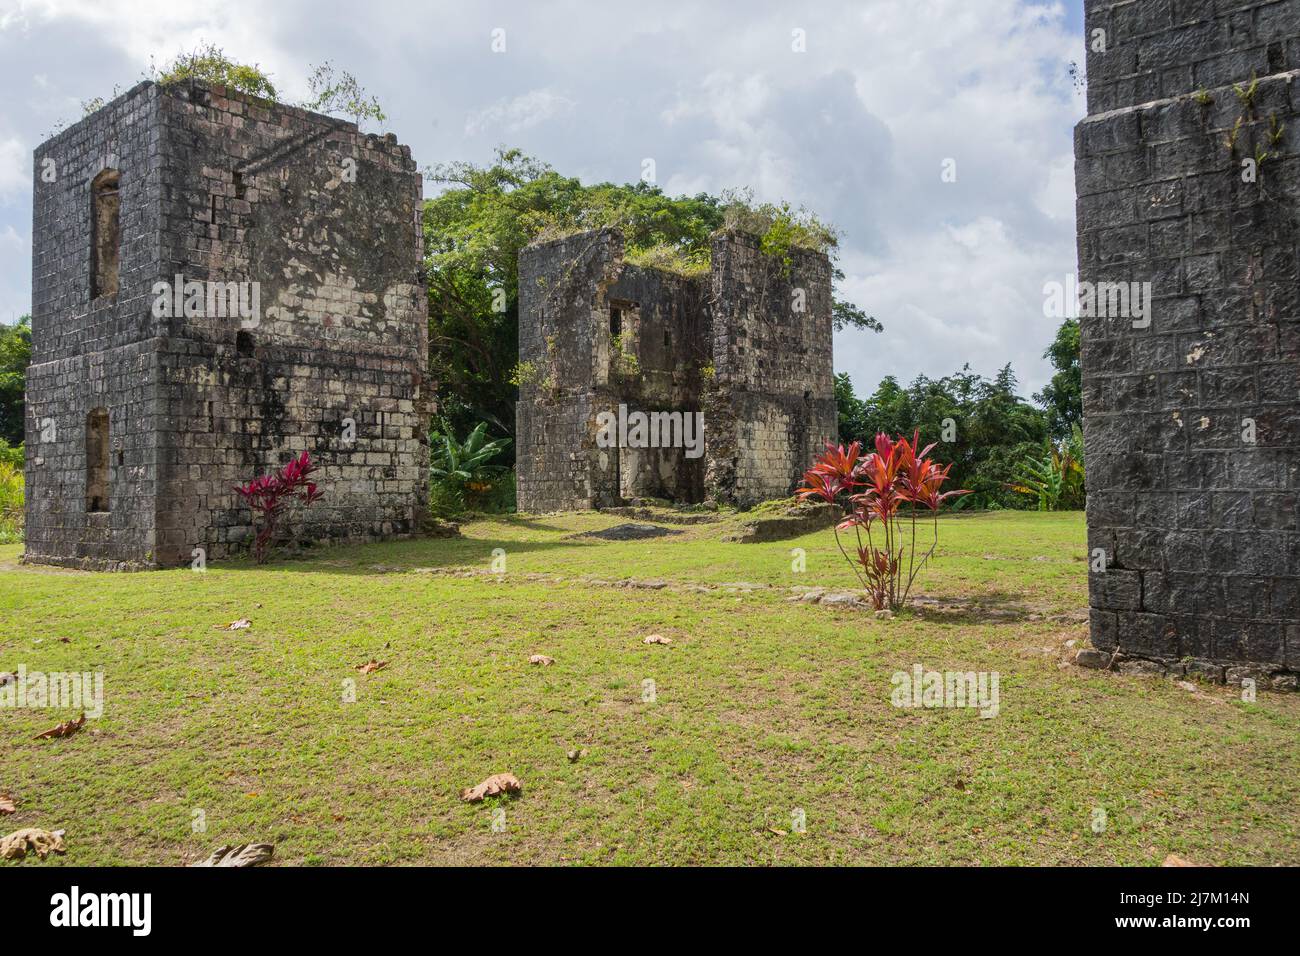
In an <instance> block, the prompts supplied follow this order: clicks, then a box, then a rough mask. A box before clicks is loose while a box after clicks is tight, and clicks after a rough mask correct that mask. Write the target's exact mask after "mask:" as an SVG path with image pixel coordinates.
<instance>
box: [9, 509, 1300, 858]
mask: <svg viewBox="0 0 1300 956" xmlns="http://www.w3.org/2000/svg"><path fill="white" fill-rule="evenodd" d="M625 520H627V519H623V518H615V517H612V516H608V515H599V514H580V515H567V516H545V517H535V518H526V517H516V518H510V519H494V520H481V521H475V522H471V523H469V524H467V525H466V526H465V527H464V529H463V530H464V534H465V536H464V537H463V538H461V539H450V540H449V539H441V540H440V539H429V540H419V541H409V542H397V543H389V544H382V545H367V546H359V547H355V548H337V549H330V550H323V551H321V552H318V554H317V555H316V556H314V557H312V558H310V559H306V560H286V561H280V562H276V563H272V564H270V565H268V566H266V567H263V568H256V567H253V566H251V565H248V564H239V563H236V564H230V565H224V566H213V567H211V568H210V569H209V570H208V571H207V572H206V573H202V574H200V573H195V572H192V571H190V570H188V569H186V570H176V571H166V572H153V573H142V574H100V573H83V572H72V571H62V570H58V569H51V568H37V567H28V566H23V565H20V564H18V563H17V559H18V557H19V555H20V553H21V546H18V545H7V546H3V547H0V671H3V670H10V671H12V670H16V669H17V667H18V665H20V664H23V665H26V667H27V668H28V669H29V670H42V671H102V672H103V673H104V679H105V694H104V713H103V716H102V717H101V718H100V719H98V720H93V721H88V722H87V724H86V729H84V730H83V731H82V732H80V733H78V734H76V735H75V736H73V737H70V738H67V739H60V740H41V741H37V740H33V739H32V738H33V737H34V735H36V734H37V733H39V732H41V731H43V730H46V729H48V728H49V727H52V726H53V725H54V724H55V723H57V722H59V721H62V720H65V719H67V718H69V717H72V716H75V714H74V713H70V712H68V711H66V710H53V709H50V710H40V709H31V708H29V709H4V710H0V735H2V739H3V741H4V745H5V747H4V761H3V764H2V765H0V794H3V793H4V792H8V793H10V794H11V795H12V796H13V797H14V799H15V802H16V803H17V808H18V810H17V813H15V814H12V815H9V816H5V817H0V833H4V832H10V831H12V830H16V829H20V828H22V827H27V826H38V827H42V828H45V829H50V830H54V829H66V831H67V843H68V853H67V855H66V856H64V857H61V858H57V859H55V858H51V859H49V860H47V861H45V862H44V863H38V862H36V861H35V860H34V859H29V860H28V861H27V862H26V863H24V864H22V865H44V866H53V865H60V864H78V865H97V864H120V863H155V864H182V863H188V862H191V861H193V860H195V859H198V858H201V857H204V856H206V855H207V854H208V852H209V851H210V850H211V849H213V848H214V847H216V846H218V845H220V844H222V843H242V842H247V841H265V842H271V843H274V844H275V845H276V860H277V861H279V862H282V863H291V864H383V863H458V864H482V863H619V864H622V863H626V864H707V863H719V864H783V863H881V864H921V863H930V864H942V863H954V864H976V863H983V864H991V863H1015V864H1032V863H1038V864H1109V863H1120V864H1137V865H1150V864H1158V863H1159V862H1161V861H1162V860H1163V859H1164V858H1165V856H1166V855H1167V854H1168V853H1171V852H1173V853H1177V854H1179V855H1180V856H1182V857H1184V858H1186V859H1188V860H1191V861H1192V862H1196V863H1205V864H1276V863H1291V864H1295V863H1300V849H1298V848H1297V841H1296V837H1297V832H1298V831H1300V795H1298V794H1297V788H1298V781H1300V748H1298V747H1297V743H1298V742H1300V740H1298V731H1297V728H1300V695H1278V694H1267V693H1261V694H1260V696H1259V700H1258V701H1257V702H1256V703H1253V704H1248V703H1243V702H1241V701H1240V700H1239V699H1237V696H1238V695H1239V692H1236V694H1234V692H1233V691H1232V690H1230V689H1227V688H1214V687H1206V688H1202V689H1201V690H1200V691H1197V692H1191V691H1188V690H1186V689H1184V688H1181V687H1179V686H1178V685H1177V684H1175V683H1174V682H1172V681H1167V680H1161V679H1149V678H1146V679H1144V678H1136V677H1120V676H1117V675H1114V674H1110V673H1101V672H1096V671H1085V670H1080V669H1077V668H1075V667H1073V666H1071V665H1069V664H1068V663H1067V662H1068V660H1069V657H1070V655H1071V653H1072V651H1071V650H1070V647H1069V646H1068V645H1067V642H1077V643H1083V642H1085V641H1086V636H1087V625H1086V615H1085V614H1084V613H1083V611H1084V609H1085V608H1086V604H1087V594H1086V591H1087V583H1086V574H1085V570H1086V564H1085V560H1084V559H1085V546H1084V524H1083V518H1082V516H1081V515H1078V514H1064V515H1050V514H1024V513H1015V514H1012V513H1003V514H990V515H971V516H956V517H952V518H948V519H945V520H944V521H943V522H942V523H941V532H942V543H941V545H940V551H939V556H938V558H937V560H936V561H935V563H934V566H933V569H932V570H931V571H929V572H928V573H926V574H925V575H924V576H923V577H922V579H921V583H920V590H921V591H922V592H923V593H924V594H925V595H926V596H928V597H933V598H940V599H952V600H953V602H959V603H952V604H945V605H942V606H938V607H933V606H932V607H928V608H926V609H924V610H922V611H920V612H918V613H915V614H906V615H902V616H899V617H897V618H895V619H893V620H889V621H878V620H876V619H875V618H874V616H873V615H872V614H871V613H870V612H865V613H864V612H861V611H853V610H838V609H834V608H829V607H823V606H817V605H812V604H803V603H797V602H791V601H790V600H788V598H790V597H791V596H792V592H791V591H790V590H789V589H790V588H791V587H793V586H797V585H819V586H820V585H827V586H830V587H834V588H848V587H849V586H851V584H852V576H851V573H850V572H849V571H848V570H847V568H846V567H844V566H843V565H842V561H841V559H840V557H839V555H838V553H837V552H836V551H835V549H834V544H833V541H832V539H831V536H830V533H829V532H822V533H818V534H814V535H808V536H806V537H804V538H800V539H795V540H793V541H786V542H778V543H773V544H738V543H731V542H725V541H722V540H721V530H722V528H723V525H698V526H690V527H686V528H683V529H682V530H683V533H682V534H680V535H676V536H673V537H667V538H661V539H656V540H653V541H637V542H605V541H600V540H598V539H591V538H573V537H571V536H572V535H573V534H574V533H575V532H580V531H585V530H592V529H598V528H602V527H606V526H610V525H613V524H617V523H621V522H623V521H625ZM796 547H798V548H803V549H805V550H806V555H807V558H806V561H807V569H806V571H804V572H802V573H798V572H794V571H792V570H791V563H792V562H791V549H792V548H796ZM497 548H500V549H503V550H504V551H505V554H506V562H507V569H506V573H505V574H504V575H501V576H499V577H498V576H496V575H493V574H492V573H491V572H490V570H489V566H490V562H491V560H492V552H493V550H494V549H497ZM628 578H631V579H636V580H638V581H644V580H646V579H656V578H657V579H663V580H665V581H667V582H668V586H667V587H664V588H662V589H658V590H655V589H648V588H632V587H619V586H616V583H617V582H619V581H622V580H624V579H628ZM736 582H749V583H750V584H752V585H754V587H751V588H748V589H744V588H735V587H732V588H727V587H713V588H711V589H709V590H701V589H699V588H698V587H690V585H695V586H698V585H723V584H729V583H730V584H734V583H736ZM757 585H765V586H764V587H758V586H757ZM241 617H247V618H250V619H251V620H252V627H251V628H250V629H247V630H240V631H234V632H228V631H219V630H216V629H215V627H216V626H218V625H221V624H224V623H228V622H230V621H233V620H235V619H237V618H241ZM651 633H659V634H663V635H666V636H668V637H670V638H671V639H672V641H673V643H672V644H670V645H667V646H647V645H645V644H644V643H642V639H643V638H644V637H645V636H646V635H648V634H651ZM535 653H540V654H546V655H549V656H551V657H553V658H555V664H554V665H553V666H550V667H538V666H531V665H530V664H529V663H528V658H529V655H531V654H535ZM372 657H373V658H378V659H379V660H381V661H382V660H386V661H390V662H391V663H389V665H388V666H387V667H386V668H385V669H383V670H381V671H379V672H377V673H373V674H368V675H362V674H360V673H359V672H358V671H357V670H356V669H355V667H356V665H359V664H362V663H363V662H365V661H367V660H369V659H371V658H372ZM917 663H919V664H922V665H924V667H925V668H926V669H930V670H941V671H942V670H960V671H969V670H974V671H997V672H998V673H999V674H1000V675H1001V677H1000V712H999V714H998V715H997V716H996V717H994V718H992V719H981V718H980V717H979V716H978V714H977V713H976V712H975V711H973V710H965V709H962V710H958V709H931V710H925V709H899V708H895V707H893V706H892V705H891V703H890V693H891V690H892V689H893V685H892V684H891V681H890V677H891V675H892V674H893V673H894V672H895V671H899V670H910V669H911V667H912V665H913V664H917ZM349 680H352V681H355V686H356V693H355V698H356V699H355V702H347V701H345V699H344V696H345V682H346V681H349ZM646 680H652V681H653V682H654V685H655V690H656V699H655V700H654V701H653V702H644V701H643V700H642V697H643V681H646ZM571 750H585V751H586V753H585V755H584V756H582V757H581V758H580V759H579V760H577V761H576V762H570V760H569V759H568V756H567V754H568V752H569V751H571ZM502 771H509V772H511V773H514V774H515V775H517V776H518V777H519V778H520V780H521V781H522V782H523V786H524V789H523V793H522V795H520V796H518V797H517V798H513V799H508V800H505V801H504V802H500V803H498V802H497V801H494V800H489V801H487V802H485V803H483V804H476V805H474V804H466V803H463V802H461V800H460V799H459V792H460V790H461V789H463V788H465V787H469V786H472V785H474V784H476V783H478V782H479V781H480V780H482V779H484V778H485V777H487V776H489V775H490V774H493V773H497V772H502ZM497 806H500V807H503V808H504V811H505V816H504V820H503V821H502V820H501V819H500V817H499V816H498V817H497V819H498V823H499V824H503V825H504V828H503V829H501V828H500V826H499V827H498V829H500V832H495V831H494V829H493V821H494V809H495V808H496V807H497ZM1095 808H1101V809H1103V810H1104V811H1105V812H1106V814H1107V824H1106V826H1105V828H1104V830H1103V832H1101V833H1094V832H1093V830H1092V828H1091V823H1092V820H1093V813H1094V809H1095ZM796 809H801V810H803V812H804V814H805V817H806V821H807V824H806V832H803V833H799V832H791V830H792V827H791V820H792V812H793V811H795V810H796ZM200 814H201V819H202V820H203V821H204V822H205V824H206V832H200V833H196V832H194V823H195V821H196V819H198V818H200Z"/></svg>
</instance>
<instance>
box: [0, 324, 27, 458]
mask: <svg viewBox="0 0 1300 956" xmlns="http://www.w3.org/2000/svg"><path fill="white" fill-rule="evenodd" d="M31 361H32V317H31V316H30V315H24V316H23V317H22V318H20V319H19V320H18V322H17V323H16V324H14V325H0V439H4V441H6V442H8V443H9V444H11V445H20V444H22V441H23V408H24V406H23V391H24V389H25V388H26V384H27V366H28V365H30V364H31Z"/></svg>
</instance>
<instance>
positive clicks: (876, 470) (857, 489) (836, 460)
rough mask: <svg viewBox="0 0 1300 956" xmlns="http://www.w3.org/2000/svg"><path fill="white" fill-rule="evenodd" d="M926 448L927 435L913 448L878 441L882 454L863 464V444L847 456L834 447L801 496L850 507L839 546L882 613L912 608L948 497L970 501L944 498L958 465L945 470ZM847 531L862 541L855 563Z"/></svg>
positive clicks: (881, 437)
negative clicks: (929, 521)
mask: <svg viewBox="0 0 1300 956" xmlns="http://www.w3.org/2000/svg"><path fill="white" fill-rule="evenodd" d="M920 444H921V433H920V432H916V433H915V434H914V435H913V436H912V440H911V441H910V442H909V441H908V440H907V439H906V438H904V437H902V436H901V435H900V436H899V437H898V438H897V439H896V440H895V439H891V438H890V437H889V436H888V435H886V434H885V433H884V432H881V433H880V434H878V435H876V450H875V451H874V452H872V453H871V454H869V455H866V456H865V457H864V456H863V455H862V443H861V442H856V441H855V442H854V443H853V444H851V445H849V447H848V448H847V449H846V448H845V447H844V446H843V445H838V446H836V445H832V444H831V443H830V442H827V443H826V451H824V452H822V454H820V455H818V456H817V460H816V461H815V462H814V463H813V466H812V468H810V469H809V470H808V471H806V472H805V473H804V476H803V487H802V488H799V489H798V490H797V491H796V492H795V493H796V494H797V495H798V496H799V497H800V498H801V499H804V500H807V499H809V498H820V499H822V500H823V501H829V502H831V503H837V502H838V503H840V504H842V505H844V507H845V510H846V512H847V515H846V517H845V518H844V520H843V521H841V522H840V523H839V524H837V525H836V526H835V543H836V544H837V545H839V549H840V553H841V554H843V555H844V559H845V560H846V561H848V562H849V564H850V566H852V568H853V571H854V573H855V574H857V576H858V580H859V581H861V582H862V586H863V587H864V588H865V589H866V591H867V594H868V595H869V596H870V597H871V603H872V604H873V606H874V607H875V608H876V609H877V610H884V609H890V610H893V609H896V608H901V607H903V606H904V605H905V604H906V603H907V597H908V595H909V594H910V593H911V591H912V582H913V581H915V580H916V576H917V575H918V574H920V572H921V569H922V568H923V567H925V564H926V562H927V561H929V560H930V556H931V555H933V554H934V549H935V548H936V547H937V546H938V544H939V509H940V508H942V507H943V503H944V502H945V501H947V500H948V499H949V498H954V497H956V496H957V495H968V494H970V492H969V491H965V490H961V491H940V490H939V489H940V488H941V487H942V486H943V483H944V482H945V481H947V480H948V471H949V469H951V468H952V465H943V466H940V465H939V464H938V463H937V462H935V461H933V460H931V459H930V458H927V457H926V456H927V455H929V454H930V451H931V449H933V448H934V445H932V444H931V445H926V446H925V448H920ZM918 449H920V450H918ZM926 511H928V512H930V516H931V517H932V518H933V540H932V541H931V543H930V547H929V549H928V550H927V551H926V552H925V553H924V554H922V555H920V556H919V558H918V555H917V548H916V524H917V519H918V516H922V517H923V516H924V515H925V512H926ZM847 528H852V529H853V533H854V535H855V537H856V540H857V549H856V550H857V555H856V557H853V556H850V554H849V552H848V551H846V550H845V548H844V542H843V541H841V540H840V532H841V531H843V530H845V529H847ZM864 534H865V538H866V540H865V541H864V540H863V537H864ZM923 543H924V542H923ZM904 555H906V557H907V560H906V562H904V560H903V557H904Z"/></svg>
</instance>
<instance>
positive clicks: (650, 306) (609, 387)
mask: <svg viewBox="0 0 1300 956" xmlns="http://www.w3.org/2000/svg"><path fill="white" fill-rule="evenodd" d="M519 361H520V369H521V371H522V373H523V381H522V383H521V386H520V390H519V403H518V406H517V410H516V415H517V427H516V441H517V442H518V460H517V487H518V497H519V508H520V510H522V511H533V512H543V511H562V510H571V509H587V508H605V507H612V506H617V505H620V504H622V503H624V502H625V501H627V500H629V499H633V498H645V497H648V498H662V499H668V500H670V501H672V502H675V503H679V504H682V503H695V502H702V501H705V500H706V499H711V500H715V501H723V502H730V503H735V504H738V505H742V506H745V505H752V504H755V503H757V502H760V501H764V500H767V499H771V498H780V497H784V496H786V495H789V494H790V492H791V491H792V489H793V488H794V487H795V484H796V483H797V482H798V480H799V478H800V477H801V476H802V474H803V472H804V471H805V470H806V469H807V468H808V467H809V465H810V464H811V462H812V459H813V457H814V456H815V455H816V454H817V453H818V452H819V451H821V450H822V448H823V447H824V444H825V442H826V441H827V440H829V439H834V438H835V437H836V426H837V416H836V406H835V392H834V381H833V377H834V376H833V371H832V364H831V267H830V262H829V260H828V259H827V257H826V256H825V255H824V254H822V253H818V252H812V251H808V250H800V249H792V250H790V252H789V255H788V258H786V257H778V256H772V255H768V254H765V253H764V252H763V251H762V250H761V249H760V247H759V241H758V239H757V238H755V237H752V236H748V235H745V234H741V233H736V232H720V233H718V234H717V235H715V236H714V237H713V240H712V247H711V260H710V270H709V273H708V274H707V275H705V276H701V277H694V276H683V275H678V274H676V273H673V272H669V271H665V270H662V269H657V268H651V267H646V266H640V265H634V264H631V263H628V262H626V261H624V257H623V236H622V235H621V233H619V232H618V231H617V230H614V229H601V230H595V231H591V232H585V233H581V234H578V235H573V236H569V237H567V238H563V239H558V240H554V241H550V242H541V243H537V244H534V245H532V246H529V247H528V248H526V249H525V250H524V251H523V252H522V253H521V254H520V256H519ZM620 406H621V407H622V408H623V409H625V410H626V411H627V413H628V414H635V413H638V412H639V413H642V414H644V415H647V416H651V415H658V416H666V415H670V414H672V413H680V415H679V416H678V417H679V419H680V420H682V421H689V420H690V419H689V416H692V415H698V416H699V419H698V420H699V421H702V424H703V439H704V441H703V448H702V454H698V456H692V455H688V454H687V449H686V448H684V447H681V444H680V443H675V444H674V446H673V447H663V446H664V445H665V444H670V443H668V442H661V443H659V447H653V443H654V439H653V438H651V439H650V442H646V441H640V442H638V441H635V440H632V441H626V442H624V441H622V440H619V441H616V442H614V443H613V447H610V443H609V442H608V441H604V442H602V440H601V423H602V421H608V420H609V417H612V416H618V415H619V414H620ZM602 415H604V416H606V417H605V418H604V419H602ZM622 417H623V418H627V417H628V415H626V414H625V415H623V416H622ZM661 420H666V418H664V419H661ZM674 434H675V433H674ZM632 437H633V439H635V438H636V435H635V432H633V433H632ZM648 444H649V445H650V446H649V447H647V445H648Z"/></svg>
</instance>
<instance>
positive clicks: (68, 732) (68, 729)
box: [33, 714, 86, 740]
mask: <svg viewBox="0 0 1300 956" xmlns="http://www.w3.org/2000/svg"><path fill="white" fill-rule="evenodd" d="M85 723H86V715H85V714H82V715H81V716H80V717H78V718H77V719H76V720H65V721H64V722H63V723H61V724H59V725H58V726H57V727H51V728H50V729H49V730H47V731H45V733H43V734H37V735H36V736H35V738H33V739H35V740H49V739H51V738H53V737H71V736H72V735H73V734H75V733H76V732H77V731H78V730H80V729H81V728H82V725H84V724H85Z"/></svg>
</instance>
